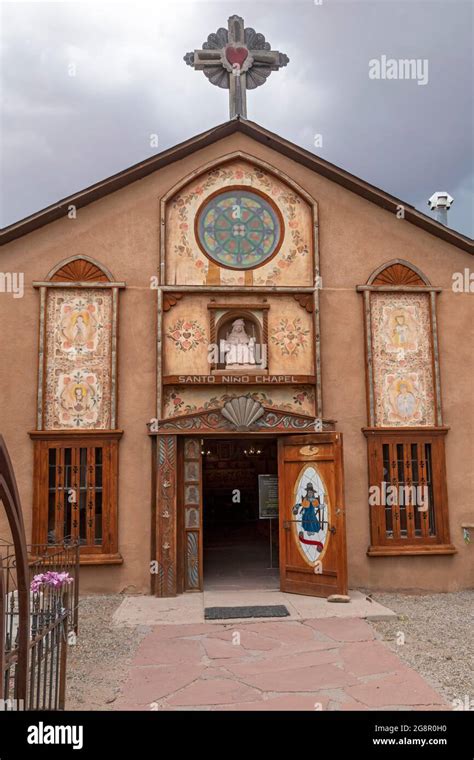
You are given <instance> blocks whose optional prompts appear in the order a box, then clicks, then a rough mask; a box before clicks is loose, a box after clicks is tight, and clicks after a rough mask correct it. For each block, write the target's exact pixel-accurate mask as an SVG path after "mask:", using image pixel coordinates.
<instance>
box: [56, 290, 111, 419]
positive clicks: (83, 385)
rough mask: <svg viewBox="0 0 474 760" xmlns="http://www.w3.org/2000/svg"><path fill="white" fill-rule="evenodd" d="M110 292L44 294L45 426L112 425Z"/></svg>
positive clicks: (83, 291) (76, 291)
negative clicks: (45, 302)
mask: <svg viewBox="0 0 474 760" xmlns="http://www.w3.org/2000/svg"><path fill="white" fill-rule="evenodd" d="M111 333H112V294H111V293H110V292H107V291H105V290H94V289H93V288H91V289H90V290H83V289H73V288H71V289H69V288H68V289H63V288H58V289H56V288H55V289H54V290H51V291H50V292H49V293H48V302H47V309H46V383H45V427H46V429H47V430H55V429H77V428H82V429H88V428H101V429H106V428H108V427H110V419H111V387H112V378H111Z"/></svg>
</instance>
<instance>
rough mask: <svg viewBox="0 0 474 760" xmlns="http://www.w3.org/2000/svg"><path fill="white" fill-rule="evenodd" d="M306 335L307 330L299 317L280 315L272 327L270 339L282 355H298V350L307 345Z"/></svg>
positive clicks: (307, 333)
mask: <svg viewBox="0 0 474 760" xmlns="http://www.w3.org/2000/svg"><path fill="white" fill-rule="evenodd" d="M308 335H309V330H308V329H306V328H305V327H304V326H303V322H302V320H301V319H300V318H299V317H295V319H288V318H287V317H282V319H280V321H279V323H278V325H277V326H276V327H274V328H273V330H272V332H271V335H270V340H271V341H272V343H274V344H275V345H276V346H278V348H279V349H280V351H281V353H282V355H283V356H298V354H299V352H300V350H301V349H304V348H306V346H307V345H308Z"/></svg>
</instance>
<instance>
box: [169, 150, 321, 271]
mask: <svg viewBox="0 0 474 760" xmlns="http://www.w3.org/2000/svg"><path fill="white" fill-rule="evenodd" d="M236 185H237V186H239V187H240V188H242V187H244V186H248V187H249V190H251V189H252V188H254V189H255V190H258V191H260V192H261V193H264V194H265V195H267V196H268V198H269V199H270V200H271V201H273V203H275V204H276V205H277V206H278V209H279V211H280V212H281V214H282V217H283V221H284V228H285V235H284V241H283V245H282V247H281V249H280V251H279V252H278V254H277V255H276V256H275V258H274V259H272V260H271V261H270V262H269V263H268V264H265V265H263V266H260V267H257V268H255V269H252V270H251V278H252V282H253V284H254V285H274V284H277V283H282V281H283V280H285V281H291V282H292V283H294V284H296V283H297V282H301V283H302V284H309V282H310V281H312V262H311V255H310V254H311V250H312V246H311V234H312V233H311V229H312V221H311V211H310V208H309V206H308V205H307V203H306V202H305V201H304V200H303V199H302V198H301V197H300V196H299V195H298V194H297V193H294V192H292V191H291V190H290V189H289V188H288V186H287V185H285V184H284V183H283V182H281V181H280V180H278V179H277V178H276V177H274V176H273V175H272V174H270V173H267V172H265V171H263V170H262V169H261V168H259V167H256V166H252V164H250V163H247V162H245V161H236V162H235V163H231V164H226V165H224V166H222V167H218V168H216V169H213V170H211V171H209V172H208V173H207V174H205V175H204V176H203V177H201V178H200V179H199V180H197V181H195V182H194V183H192V184H190V185H188V186H186V188H185V189H184V190H183V191H181V192H180V193H179V194H178V195H176V196H175V197H174V198H173V200H172V201H171V202H170V204H169V208H168V211H167V222H166V224H167V241H168V242H167V272H168V282H169V283H171V282H173V284H175V283H177V282H182V283H183V284H184V283H189V284H193V283H194V284H202V283H204V282H206V280H207V278H208V277H209V273H210V268H211V269H212V267H214V268H215V270H216V273H215V276H216V277H217V280H216V281H214V280H212V282H213V283H214V284H216V282H220V283H221V284H245V283H246V282H247V281H246V279H245V274H244V273H243V272H242V271H232V270H229V269H225V268H223V267H219V265H218V264H216V263H212V262H210V261H209V260H208V259H207V258H206V256H205V255H204V254H203V253H202V252H201V251H200V250H199V247H198V243H197V241H196V238H195V229H194V226H195V219H196V215H197V213H198V211H199V208H200V207H201V204H202V203H203V202H204V201H205V200H206V199H207V198H208V197H209V196H210V195H212V193H214V192H216V191H218V190H220V189H222V190H223V191H225V190H226V189H228V188H231V187H232V186H234V187H235V186H236ZM290 268H291V269H290ZM247 284H248V283H247Z"/></svg>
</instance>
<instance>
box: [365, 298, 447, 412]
mask: <svg viewBox="0 0 474 760" xmlns="http://www.w3.org/2000/svg"><path fill="white" fill-rule="evenodd" d="M428 298H429V296H428V295H427V294H424V293H423V294H421V293H420V294H419V293H412V294H407V293H403V294H397V293H394V294H392V293H375V294H373V296H372V299H371V302H372V310H371V311H372V314H371V327H372V356H373V366H374V396H375V418H376V424H377V425H386V426H390V425H434V424H435V419H434V388H433V376H432V361H433V359H432V346H431V324H430V312H429V301H428Z"/></svg>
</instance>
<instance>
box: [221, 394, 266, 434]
mask: <svg viewBox="0 0 474 760" xmlns="http://www.w3.org/2000/svg"><path fill="white" fill-rule="evenodd" d="M263 414H265V409H264V408H263V406H262V404H260V403H259V402H258V401H255V400H254V399H252V398H249V397H248V396H239V397H238V398H233V399H231V400H230V401H227V403H226V404H224V406H223V408H222V416H223V417H225V418H226V420H229V422H231V423H232V424H233V425H235V427H236V428H237V430H248V428H249V427H250V426H251V425H252V424H253V423H254V422H256V421H257V420H258V419H260V417H262V416H263Z"/></svg>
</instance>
